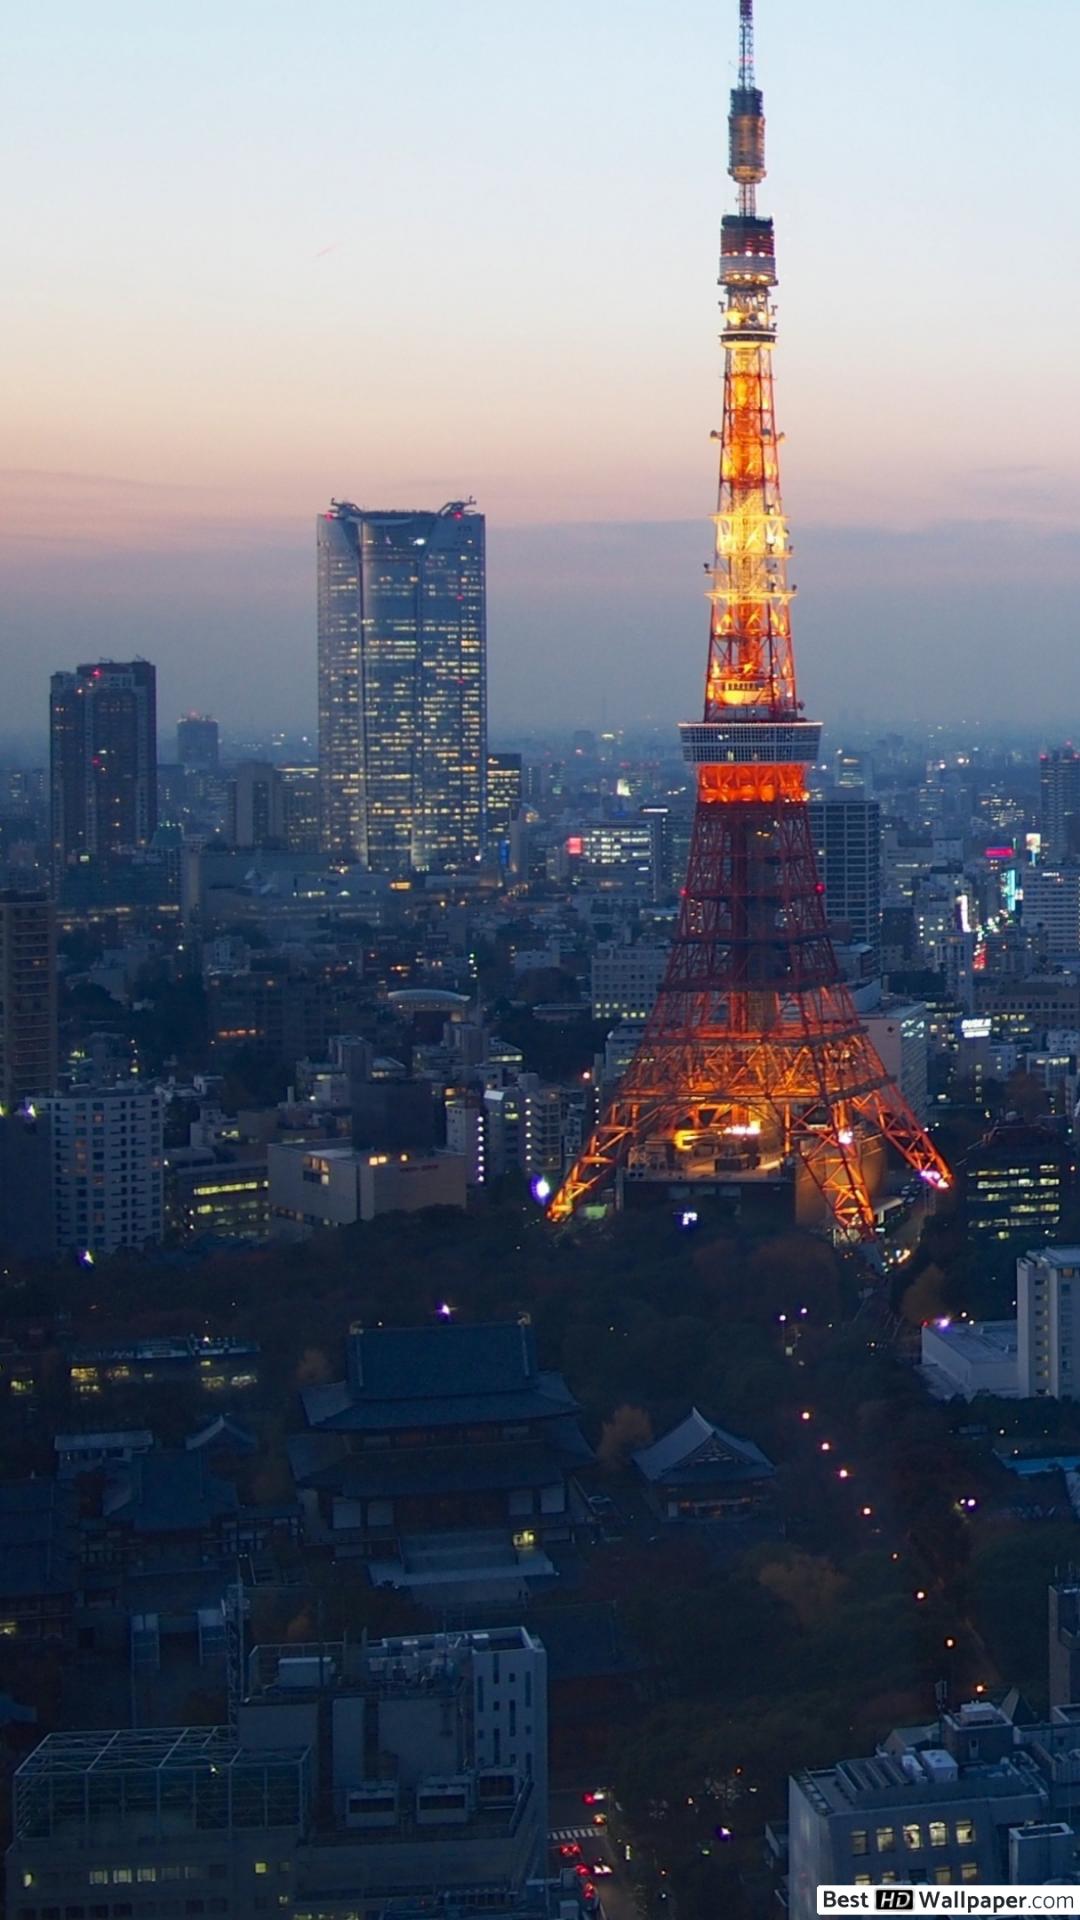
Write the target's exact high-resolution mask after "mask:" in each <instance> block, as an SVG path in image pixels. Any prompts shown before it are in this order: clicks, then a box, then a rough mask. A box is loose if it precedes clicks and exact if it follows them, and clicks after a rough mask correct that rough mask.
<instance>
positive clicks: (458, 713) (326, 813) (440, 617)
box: [317, 500, 487, 875]
mask: <svg viewBox="0 0 1080 1920" xmlns="http://www.w3.org/2000/svg"><path fill="white" fill-rule="evenodd" d="M317 527H318V575H319V578H318V595H319V598H318V621H319V775H320V782H321V788H322V832H323V846H324V848H325V850H326V851H327V852H328V853H331V854H334V855H338V856H340V857H342V858H344V859H354V860H359V861H360V862H361V863H362V865H364V866H366V867H368V868H370V869H371V870H372V871H374V872H377V873H389V874H395V875H402V874H407V873H409V872H412V871H414V870H420V871H438V870H448V869H450V870H452V869H456V868H462V867H468V866H471V865H473V864H474V862H475V861H476V860H477V859H478V857H479V855H480V853H481V851H482V849H483V845H484V839H485V833H486V811H487V633H486V615H485V578H484V516H483V514H480V513H475V512H473V511H472V510H471V508H470V507H469V506H468V505H467V504H466V503H465V502H463V501H453V502H451V504H450V505H449V506H445V507H442V508H441V509H440V510H439V511H438V512H437V513H404V512H385V513H383V512H373V511H371V512H369V511H367V510H365V509H363V508H361V507H354V506H352V505H350V504H349V502H347V501H341V500H335V501H333V502H332V504H331V508H330V511H329V512H328V513H325V514H321V515H320V516H319V519H318V522H317Z"/></svg>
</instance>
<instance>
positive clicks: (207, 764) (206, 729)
mask: <svg viewBox="0 0 1080 1920" xmlns="http://www.w3.org/2000/svg"><path fill="white" fill-rule="evenodd" d="M218 754H219V743H218V723H217V721H216V720H211V718H210V715H209V714H208V713H185V714H184V716H183V718H182V719H181V720H178V721H177V723H176V757H177V759H178V760H179V762H180V765H181V766H182V767H188V768H190V769H191V771H192V772H193V773H216V772H217V769H218Z"/></svg>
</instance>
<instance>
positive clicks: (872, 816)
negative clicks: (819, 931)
mask: <svg viewBox="0 0 1080 1920" xmlns="http://www.w3.org/2000/svg"><path fill="white" fill-rule="evenodd" d="M810 829H811V832H812V834H813V836H814V851H815V852H816V854H817V858H818V871H819V873H820V874H821V877H822V880H823V881H824V883H825V915H826V918H827V919H828V921H829V922H830V924H831V925H833V926H837V927H846V928H849V929H850V937H851V939H852V941H854V942H856V943H857V944H862V945H866V946H868V947H871V948H872V949H873V951H874V953H875V955H876V954H878V953H879V952H880V950H881V809H880V807H879V806H878V803H877V801H876V800H864V799H863V798H862V797H861V796H860V795H858V794H851V795H850V796H849V797H845V798H843V799H840V798H839V797H838V798H836V799H831V800H812V801H811V802H810Z"/></svg>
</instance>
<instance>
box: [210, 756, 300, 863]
mask: <svg viewBox="0 0 1080 1920" xmlns="http://www.w3.org/2000/svg"><path fill="white" fill-rule="evenodd" d="M225 802H226V811H225V838H226V840H227V841H228V843H229V845H230V846H231V847H284V846H285V845H286V844H287V837H288V836H287V833H286V792H285V782H284V780H283V779H282V777H281V774H280V773H279V771H278V769H277V767H275V766H272V765H271V764H270V762H269V761H266V760H246V761H244V763H243V764H242V765H241V766H238V767H234V769H233V771H232V773H231V775H230V777H229V781H228V785H227V786H226V789H225Z"/></svg>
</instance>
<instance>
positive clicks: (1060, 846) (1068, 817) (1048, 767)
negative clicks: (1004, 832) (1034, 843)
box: [1039, 747, 1080, 860]
mask: <svg viewBox="0 0 1080 1920" xmlns="http://www.w3.org/2000/svg"><path fill="white" fill-rule="evenodd" d="M1039 831H1040V833H1041V834H1042V854H1043V858H1044V860H1045V859H1049V860H1063V859H1064V858H1065V856H1066V854H1070V853H1078V852H1080V754H1078V753H1077V752H1076V750H1075V749H1074V748H1073V747H1059V748H1056V749H1055V751H1054V752H1053V753H1044V754H1042V755H1041V756H1040V759H1039Z"/></svg>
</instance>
